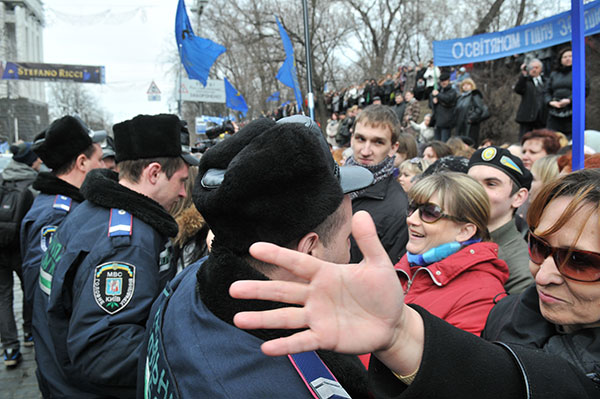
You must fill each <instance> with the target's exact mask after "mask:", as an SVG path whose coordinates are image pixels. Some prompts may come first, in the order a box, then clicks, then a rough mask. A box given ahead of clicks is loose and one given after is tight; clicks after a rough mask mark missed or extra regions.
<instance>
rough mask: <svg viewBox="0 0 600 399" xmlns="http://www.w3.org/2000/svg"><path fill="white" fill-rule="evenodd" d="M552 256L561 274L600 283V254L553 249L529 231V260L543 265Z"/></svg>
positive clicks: (573, 278) (569, 277) (569, 249)
mask: <svg viewBox="0 0 600 399" xmlns="http://www.w3.org/2000/svg"><path fill="white" fill-rule="evenodd" d="M549 256H552V259H554V263H555V264H556V267H557V268H558V271H559V273H560V274H562V275H563V276H564V277H566V278H568V279H571V280H575V281H584V282H594V281H600V253H596V252H590V251H582V250H579V249H572V248H556V247H551V246H550V245H549V244H548V243H547V242H545V241H544V240H543V239H541V238H540V237H538V236H536V235H535V234H533V231H531V230H530V231H529V259H531V261H532V262H533V263H535V264H537V265H541V264H542V263H543V262H544V260H545V259H546V258H548V257H549Z"/></svg>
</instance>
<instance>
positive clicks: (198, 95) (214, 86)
mask: <svg viewBox="0 0 600 399" xmlns="http://www.w3.org/2000/svg"><path fill="white" fill-rule="evenodd" d="M181 99H182V100H183V101H199V102H203V103H222V104H224V103H225V82H224V81H222V80H219V79H208V81H207V82H206V87H204V86H202V83H200V81H198V80H194V79H182V81H181Z"/></svg>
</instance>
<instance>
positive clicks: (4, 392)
mask: <svg viewBox="0 0 600 399" xmlns="http://www.w3.org/2000/svg"><path fill="white" fill-rule="evenodd" d="M13 277H14V281H15V286H14V288H13V293H14V299H13V306H14V311H15V318H16V322H17V326H18V328H19V339H20V340H21V354H22V355H23V360H22V361H21V363H19V365H18V366H17V367H16V368H14V369H7V368H6V366H4V362H2V364H0V399H38V398H41V397H42V395H41V394H40V391H39V389H38V385H37V379H36V378H35V368H36V366H35V351H34V348H33V347H29V348H27V347H25V346H23V307H22V303H23V291H21V286H20V282H19V278H18V277H17V275H16V274H13ZM2 360H4V358H3V359H2Z"/></svg>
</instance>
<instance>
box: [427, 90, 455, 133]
mask: <svg viewBox="0 0 600 399" xmlns="http://www.w3.org/2000/svg"><path fill="white" fill-rule="evenodd" d="M434 97H437V99H438V103H437V104H434V103H433V98H434ZM457 98H458V93H457V92H456V90H454V89H453V88H452V86H450V85H448V86H446V87H440V89H439V93H438V95H437V96H434V95H433V94H430V95H429V108H431V109H432V110H433V117H434V118H435V127H438V128H445V129H449V128H453V127H454V125H455V120H454V107H455V106H456V101H457Z"/></svg>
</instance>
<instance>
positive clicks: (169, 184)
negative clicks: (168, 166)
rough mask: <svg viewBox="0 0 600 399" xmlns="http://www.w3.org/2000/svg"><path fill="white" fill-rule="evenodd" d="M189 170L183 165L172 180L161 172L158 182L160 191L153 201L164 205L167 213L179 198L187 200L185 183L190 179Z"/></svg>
mask: <svg viewBox="0 0 600 399" xmlns="http://www.w3.org/2000/svg"><path fill="white" fill-rule="evenodd" d="M188 169H189V167H188V165H187V164H183V166H181V167H180V168H179V169H178V170H177V172H175V173H174V174H173V176H171V178H170V179H168V178H167V174H166V173H165V172H163V171H161V172H160V174H159V177H158V182H157V186H158V188H159V190H158V191H157V194H156V196H155V197H156V198H153V200H155V201H156V202H158V203H159V204H160V205H162V207H163V208H165V209H166V210H167V211H169V210H170V209H171V207H172V206H173V204H174V203H175V202H176V201H177V200H178V199H179V198H185V196H186V193H185V182H186V181H187V179H188Z"/></svg>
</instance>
